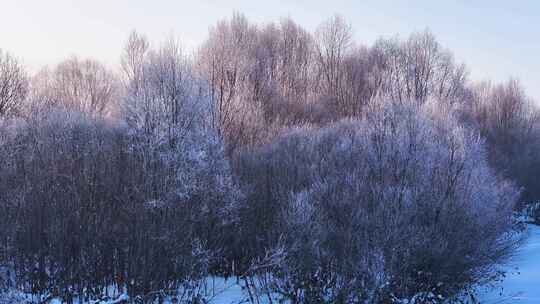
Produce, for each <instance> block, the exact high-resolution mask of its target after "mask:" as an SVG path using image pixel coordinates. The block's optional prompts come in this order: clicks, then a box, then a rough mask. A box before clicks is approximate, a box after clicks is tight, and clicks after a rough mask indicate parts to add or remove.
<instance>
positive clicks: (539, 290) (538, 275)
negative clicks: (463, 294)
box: [480, 225, 540, 304]
mask: <svg viewBox="0 0 540 304" xmlns="http://www.w3.org/2000/svg"><path fill="white" fill-rule="evenodd" d="M528 233H529V236H528V239H527V241H526V243H525V244H524V245H523V247H521V248H520V249H519V251H518V253H517V254H516V256H515V257H514V258H513V259H512V260H511V261H510V263H509V264H508V265H507V269H508V271H509V273H508V274H507V277H506V278H505V280H504V281H503V282H502V283H501V284H500V285H499V286H497V288H495V289H492V290H488V291H482V293H483V294H482V295H481V296H480V299H481V303H482V304H514V303H516V304H540V227H538V226H536V225H529V226H528Z"/></svg>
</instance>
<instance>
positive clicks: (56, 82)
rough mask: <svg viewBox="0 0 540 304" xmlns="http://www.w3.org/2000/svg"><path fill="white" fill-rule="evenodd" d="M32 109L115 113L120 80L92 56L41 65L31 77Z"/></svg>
mask: <svg viewBox="0 0 540 304" xmlns="http://www.w3.org/2000/svg"><path fill="white" fill-rule="evenodd" d="M31 87H32V94H31V95H32V96H31V101H30V102H31V105H30V107H31V111H34V112H41V111H47V109H50V108H51V107H54V108H62V109H65V110H67V111H75V112H84V113H87V114H88V115H94V116H102V117H103V116H108V115H111V114H113V113H116V112H117V101H118V98H119V91H118V89H119V83H118V79H117V77H116V75H115V74H114V73H113V72H112V71H111V70H109V69H108V68H107V67H105V66H104V65H103V64H101V63H99V62H98V61H95V60H92V59H85V60H81V59H79V58H77V57H72V58H70V59H67V60H65V61H63V62H61V63H60V64H58V65H57V66H55V67H54V68H52V69H50V68H44V69H42V70H41V71H40V72H39V73H37V74H36V75H35V76H34V77H33V79H32V85H31Z"/></svg>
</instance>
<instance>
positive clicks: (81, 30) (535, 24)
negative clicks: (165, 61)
mask: <svg viewBox="0 0 540 304" xmlns="http://www.w3.org/2000/svg"><path fill="white" fill-rule="evenodd" d="M1 2H2V3H1V5H0V48H2V49H6V50H8V51H10V52H12V53H14V54H15V55H16V56H18V57H20V58H21V59H23V61H24V62H25V63H26V64H27V65H28V66H29V67H30V68H31V69H37V68H38V67H40V66H41V65H44V64H50V63H56V62H58V61H59V60H61V59H62V58H65V57H68V56H71V55H79V56H82V57H87V56H90V57H93V58H96V59H98V60H101V61H104V62H106V63H108V64H110V65H116V64H117V63H118V61H119V56H120V52H121V49H122V45H123V43H124V41H125V39H126V38H127V36H128V34H129V32H130V31H131V30H132V29H137V30H138V31H140V32H143V33H146V34H147V35H148V36H149V37H150V39H151V40H154V41H159V40H161V39H163V38H165V37H167V36H169V35H170V34H171V33H174V34H175V35H177V36H179V37H180V38H181V39H182V40H183V41H184V42H185V44H186V45H188V46H195V45H197V44H198V43H200V42H201V41H202V40H203V39H204V38H205V37H206V33H207V30H208V27H209V26H211V25H213V24H215V23H216V22H217V20H219V19H221V18H225V17H229V16H230V15H231V14H232V12H233V11H239V12H242V13H244V14H245V15H246V16H247V17H248V18H249V19H250V20H251V21H255V22H267V21H273V20H278V19H279V18H280V17H283V16H290V17H292V18H293V19H294V20H296V21H297V22H298V23H300V24H302V25H303V26H305V27H306V28H308V29H314V28H315V27H316V25H317V24H319V23H320V22H322V21H324V20H325V19H327V18H328V17H330V16H332V15H334V14H340V15H342V16H343V17H345V19H347V20H348V21H349V22H350V23H351V24H352V26H353V28H354V32H355V38H356V40H357V41H361V42H365V43H371V42H373V41H374V40H375V39H376V38H377V37H379V36H381V35H382V36H386V37H388V36H392V35H394V34H399V35H400V36H402V37H404V36H407V35H408V34H409V33H410V32H412V31H418V30H423V29H425V28H429V29H431V31H432V32H433V33H435V35H436V36H437V37H438V39H439V41H440V42H441V43H442V44H443V45H444V46H446V47H448V48H450V49H452V50H453V51H454V53H455V55H456V58H457V59H458V60H459V61H463V62H465V63H466V64H467V65H468V67H469V70H470V72H471V76H472V78H473V79H484V78H491V79H493V80H503V79H507V78H508V77H510V76H514V77H518V78H520V79H521V81H522V83H523V84H524V85H525V86H526V88H527V91H528V92H529V94H530V95H531V96H533V97H535V98H536V99H537V100H538V101H540V86H539V85H538V84H539V83H540V57H539V55H540V40H539V38H540V18H539V17H540V1H534V0H523V1H508V0H506V1H500V0H491V1H465V0H456V1H435V0H411V1H389V0H388V1H387V0H378V1H376V0H364V1H362V0H357V1H352V0H351V1H346V0H331V1H320V0H311V1H309V0H295V1H293V0H289V1H285V0H281V1H266V2H263V1H254V0H251V1H250V0H230V1H218V0H199V1H184V0H1Z"/></svg>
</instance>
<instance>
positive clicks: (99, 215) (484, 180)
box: [0, 14, 540, 303]
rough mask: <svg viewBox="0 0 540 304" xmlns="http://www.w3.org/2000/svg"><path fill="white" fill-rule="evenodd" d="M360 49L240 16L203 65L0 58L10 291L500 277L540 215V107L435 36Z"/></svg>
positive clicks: (317, 297) (333, 295) (338, 289)
mask: <svg viewBox="0 0 540 304" xmlns="http://www.w3.org/2000/svg"><path fill="white" fill-rule="evenodd" d="M352 37H353V34H352V30H351V28H350V26H349V25H348V24H347V23H346V22H345V21H344V20H343V19H341V18H339V17H334V18H331V19H329V20H328V21H327V22H325V23H323V24H322V25H321V26H320V27H318V28H317V30H316V31H314V32H313V33H310V32H309V31H306V30H305V29H303V28H302V27H301V26H299V25H298V24H296V23H295V22H294V21H293V20H291V19H282V20H281V21H280V22H278V23H269V24H265V25H256V24H252V23H250V22H249V21H248V20H247V19H246V18H245V17H244V16H242V15H239V14H235V15H234V16H233V17H232V18H231V19H229V20H224V21H220V22H219V23H218V24H217V25H216V26H215V27H213V28H211V29H210V32H209V36H208V38H207V39H206V40H205V41H204V43H203V44H202V45H201V47H200V48H199V49H198V50H197V52H196V53H195V54H194V56H187V55H186V54H185V52H183V50H182V48H181V46H180V45H179V43H178V42H177V41H176V40H174V39H170V40H168V41H166V42H165V43H163V44H162V45H160V46H158V47H153V46H152V45H151V44H150V43H149V42H148V39H147V38H146V37H145V36H144V35H141V34H138V33H135V32H134V33H133V34H132V35H131V36H130V37H129V38H128V40H127V43H126V46H125V49H124V50H123V53H122V56H121V61H120V63H121V67H120V69H119V70H118V71H115V70H113V69H110V68H108V67H106V66H104V65H102V64H100V63H99V62H96V61H94V60H91V59H78V58H75V57H74V58H71V59H68V60H66V61H64V62H62V63H60V64H58V65H57V66H55V67H53V68H47V69H43V70H42V71H40V72H38V73H37V74H36V75H33V76H32V77H30V78H29V77H28V76H27V73H26V72H25V70H24V68H23V67H22V65H21V64H20V63H19V61H18V60H16V59H14V58H13V57H12V56H10V55H6V54H5V53H1V54H0V204H1V206H2V211H3V212H0V228H1V230H0V241H1V243H0V277H2V280H1V281H2V284H0V289H1V288H3V287H5V286H8V285H9V286H11V287H17V288H19V289H20V290H25V291H28V292H31V293H34V294H40V295H43V296H45V297H53V296H60V297H63V299H65V300H66V301H71V299H73V298H74V297H83V298H86V299H90V298H97V297H100V296H102V295H103V294H104V293H105V291H106V290H109V291H110V290H111V287H113V289H115V290H116V291H119V292H126V293H127V294H129V296H130V297H135V296H140V297H142V298H144V299H152V298H153V297H154V296H160V295H161V291H167V292H168V293H173V294H176V293H178V296H180V297H182V298H183V299H185V300H190V301H198V300H196V299H200V298H201V297H205V296H207V294H206V290H205V278H207V277H208V276H210V275H220V276H236V277H237V278H238V279H241V280H240V282H242V283H241V284H243V285H244V287H246V288H245V291H246V297H247V299H248V300H249V301H251V302H254V303H258V301H259V299H260V298H261V297H264V298H265V299H266V300H267V301H274V300H275V301H277V300H279V299H284V300H287V301H291V302H292V303H392V302H395V303H400V302H399V301H405V300H406V299H412V298H414V299H415V301H428V300H429V301H432V302H437V301H439V302H444V301H447V302H451V301H453V300H455V299H457V297H458V296H460V295H462V294H463V292H464V291H468V290H471V288H472V287H473V286H474V285H475V284H478V283H482V282H486V281H490V280H492V279H494V278H496V277H497V276H498V275H499V274H500V273H499V272H498V271H497V268H496V266H497V264H498V263H500V262H502V261H504V260H505V258H507V257H508V256H509V255H510V254H511V253H512V252H513V249H514V248H515V246H516V244H517V243H518V241H519V238H518V237H517V236H516V234H515V233H514V232H515V231H516V230H517V228H518V226H517V225H516V223H515V222H514V221H513V219H512V212H513V210H514V208H515V207H516V204H517V203H518V202H520V201H521V202H526V201H532V200H534V199H538V197H539V196H540V193H539V192H538V191H539V190H538V189H540V187H537V183H538V179H537V174H538V170H539V169H540V156H539V155H538V153H540V152H539V151H540V149H538V148H540V142H539V140H540V125H539V122H540V120H539V119H540V116H539V115H538V113H539V112H538V109H537V107H536V106H535V105H534V104H533V102H532V101H531V100H530V99H529V98H528V97H527V96H526V94H525V93H524V91H523V88H521V87H520V85H519V83H518V82H517V81H514V80H511V81H509V82H507V83H504V84H490V83H481V84H475V83H472V82H471V81H469V80H468V79H467V70H466V68H465V66H464V65H462V64H458V63H456V62H455V60H454V58H453V55H452V53H451V52H450V51H449V50H447V49H445V48H443V47H442V46H441V45H440V44H439V43H438V42H437V41H436V39H435V37H434V36H433V35H432V34H431V33H429V32H421V33H416V34H413V35H411V36H410V37H409V38H407V39H404V40H402V39H398V38H391V39H382V38H381V39H379V40H377V41H376V42H375V43H374V44H373V45H372V46H365V45H361V44H357V43H355V42H354V41H353V38H352ZM514 184H515V185H517V187H516V186H514ZM520 187H522V191H521V192H520V191H519V188H520ZM4 269H6V270H8V272H9V273H8V274H6V273H5V271H4ZM107 287H109V288H108V289H107Z"/></svg>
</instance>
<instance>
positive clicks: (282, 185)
mask: <svg viewBox="0 0 540 304" xmlns="http://www.w3.org/2000/svg"><path fill="white" fill-rule="evenodd" d="M430 106H431V105H430ZM237 163H238V166H239V167H240V169H239V171H240V172H241V173H240V175H241V178H242V180H243V181H244V183H245V184H248V185H250V187H251V189H252V191H251V192H250V195H249V197H248V202H249V204H248V205H247V206H246V210H244V213H243V216H242V219H243V220H245V221H246V222H245V223H243V225H244V226H246V227H250V229H249V231H250V232H249V233H247V235H245V236H243V237H242V239H245V240H250V241H251V242H252V244H253V245H252V246H253V248H254V249H253V252H254V253H255V254H257V253H260V252H261V249H262V248H275V250H276V251H278V252H279V251H281V256H279V259H278V260H277V261H278V262H274V264H271V265H270V266H268V269H270V270H271V271H272V272H273V275H274V277H275V279H276V281H275V282H273V283H271V284H269V285H270V286H269V289H270V291H271V292H275V293H278V294H279V295H281V296H283V297H284V298H286V299H293V302H294V303H320V302H325V301H328V302H329V303H351V302H355V303H356V302H360V303H362V302H363V301H381V302H383V303H388V302H391V299H390V298H385V297H389V296H390V293H387V292H388V291H390V292H391V293H392V296H393V297H396V298H410V297H412V296H413V295H415V294H418V293H419V292H425V293H426V295H427V294H428V293H429V292H433V293H435V294H437V295H438V294H441V295H442V296H444V297H448V296H453V295H455V294H457V293H459V291H461V290H463V288H466V287H468V286H470V285H471V284H472V283H473V282H478V281H482V280H484V279H486V278H488V277H490V275H491V271H492V269H491V267H492V265H493V264H492V263H493V262H495V261H502V260H504V258H505V257H507V255H508V253H509V251H508V249H509V248H508V246H511V244H513V241H512V240H511V238H512V237H515V236H514V235H513V234H512V206H511V204H509V202H513V201H515V199H516V197H517V195H518V192H517V191H516V190H515V188H514V187H513V186H512V185H510V184H507V183H506V182H504V181H503V180H500V179H498V178H497V177H496V176H495V175H494V174H493V171H492V170H491V169H490V168H489V166H488V163H487V159H486V154H485V150H484V147H483V144H482V140H481V139H480V138H479V137H478V136H477V135H475V134H474V133H471V132H470V131H467V130H466V129H463V128H460V127H459V126H458V124H457V123H456V121H455V120H453V119H452V118H450V117H448V116H446V115H444V114H441V113H434V112H433V110H432V109H428V107H424V106H406V107H404V106H396V105H384V106H383V107H382V108H377V109H376V110H375V111H374V112H371V113H369V114H367V117H366V118H365V119H362V120H345V121H341V122H338V123H336V124H333V125H331V126H329V127H325V128H323V129H318V130H313V129H298V130H294V131H292V132H290V133H289V134H287V135H285V136H283V137H281V138H279V139H277V140H276V141H275V142H274V143H272V144H271V145H269V146H267V147H264V148H261V149H258V150H256V151H250V152H246V153H242V154H241V156H240V157H239V158H238V160H237ZM262 214H264V216H262ZM486 227H490V229H486ZM254 232H258V233H254ZM259 258H260V259H263V258H264V256H262V257H259ZM248 271H249V270H248ZM306 282H309V283H308V284H306Z"/></svg>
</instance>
